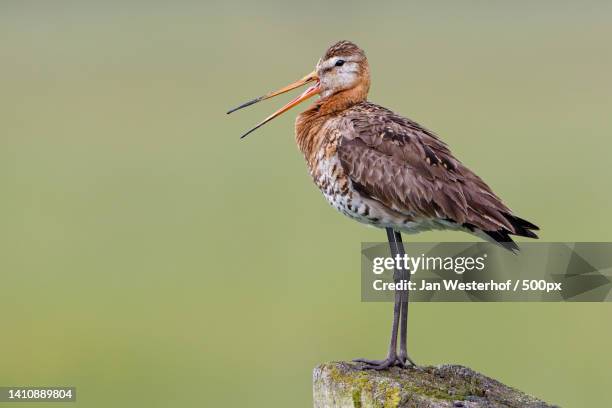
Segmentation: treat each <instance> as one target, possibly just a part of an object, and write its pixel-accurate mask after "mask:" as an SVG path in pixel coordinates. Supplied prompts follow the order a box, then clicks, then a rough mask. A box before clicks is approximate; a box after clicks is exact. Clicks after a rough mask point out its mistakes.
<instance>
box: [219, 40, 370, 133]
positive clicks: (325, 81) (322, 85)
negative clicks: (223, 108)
mask: <svg viewBox="0 0 612 408" xmlns="http://www.w3.org/2000/svg"><path fill="white" fill-rule="evenodd" d="M311 82H314V84H313V85H311V86H310V87H309V88H308V89H306V91H304V92H303V93H302V94H301V95H300V96H298V97H297V98H295V99H293V100H292V101H290V102H289V103H287V104H286V105H285V106H283V107H282V108H280V109H279V110H277V111H276V112H274V113H273V114H272V115H270V116H268V117H267V118H266V119H264V120H263V121H262V122H260V123H259V124H258V125H257V126H255V127H254V128H252V129H251V130H249V131H248V132H246V133H245V134H244V135H242V136H241V137H245V136H246V135H248V134H249V133H251V132H253V131H254V130H256V129H259V128H260V127H261V126H263V125H264V124H266V123H268V122H269V121H271V120H272V119H274V118H276V117H277V116H280V115H281V114H282V113H284V112H287V111H288V110H289V109H291V108H293V107H294V106H297V105H299V104H300V103H301V102H303V101H305V100H307V99H308V98H310V97H312V96H314V95H320V97H321V98H322V99H329V100H331V99H332V98H341V99H345V100H348V101H350V103H356V102H360V101H362V100H365V98H366V97H367V94H368V90H369V89H370V68H369V65H368V60H367V58H366V56H365V53H364V52H363V50H362V49H361V48H359V47H358V46H357V45H355V44H353V43H352V42H350V41H339V42H337V43H335V44H334V45H332V46H331V47H329V48H328V49H327V51H326V52H325V54H324V55H323V57H322V58H321V59H320V60H319V62H318V63H317V65H316V68H315V70H314V71H312V72H311V73H309V74H308V75H305V76H304V77H303V78H302V79H300V80H297V81H295V82H293V83H291V84H289V85H287V86H285V87H283V88H280V89H278V90H276V91H273V92H269V93H267V94H265V95H262V96H260V97H258V98H255V99H252V100H250V101H248V102H245V103H243V104H242V105H240V106H238V107H236V108H234V109H231V110H230V111H228V112H227V113H228V114H229V113H232V112H235V111H237V110H239V109H242V108H246V107H247V106H250V105H253V104H255V103H257V102H260V101H263V100H265V99H269V98H272V97H274V96H277V95H280V94H283V93H285V92H289V91H291V90H292V89H295V88H298V87H300V86H303V85H306V84H308V83H311Z"/></svg>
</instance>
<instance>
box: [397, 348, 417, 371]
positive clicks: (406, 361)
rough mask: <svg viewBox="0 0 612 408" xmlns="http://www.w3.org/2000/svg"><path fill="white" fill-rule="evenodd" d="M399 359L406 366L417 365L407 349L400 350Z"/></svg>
mask: <svg viewBox="0 0 612 408" xmlns="http://www.w3.org/2000/svg"><path fill="white" fill-rule="evenodd" d="M398 359H399V360H400V361H401V362H402V363H403V364H404V367H410V366H412V367H416V366H417V365H416V363H415V362H414V360H412V359H411V358H410V356H409V355H408V353H406V352H405V351H402V350H400V353H399V357H398Z"/></svg>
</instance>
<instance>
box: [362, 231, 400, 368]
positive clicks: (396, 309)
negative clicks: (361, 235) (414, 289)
mask: <svg viewBox="0 0 612 408" xmlns="http://www.w3.org/2000/svg"><path fill="white" fill-rule="evenodd" d="M387 238H388V239H389V247H390V249H391V256H393V257H394V258H395V256H396V255H397V254H398V248H397V242H396V237H395V231H393V229H391V228H387ZM400 239H401V237H400ZM402 249H403V248H402ZM401 278H402V272H401V271H400V270H399V269H398V268H395V271H394V272H393V281H394V282H395V283H399V282H400V281H401ZM401 301H402V291H400V290H398V289H396V290H395V303H394V305H393V324H392V325H391V341H390V342H389V352H388V353H387V358H385V359H384V360H368V359H365V358H358V359H355V360H353V361H356V362H360V363H365V366H364V367H363V368H364V369H366V370H385V369H387V368H389V367H393V366H396V365H397V366H401V367H403V366H404V363H403V361H402V360H400V358H399V357H398V355H397V331H398V326H399V321H400V314H401V307H402V303H401Z"/></svg>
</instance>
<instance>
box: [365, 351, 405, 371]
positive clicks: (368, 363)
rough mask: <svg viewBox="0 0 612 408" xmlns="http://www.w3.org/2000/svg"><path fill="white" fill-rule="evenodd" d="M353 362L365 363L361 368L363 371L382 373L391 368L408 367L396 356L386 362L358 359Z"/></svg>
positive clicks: (388, 358) (385, 360) (390, 357)
mask: <svg viewBox="0 0 612 408" xmlns="http://www.w3.org/2000/svg"><path fill="white" fill-rule="evenodd" d="M353 361H354V362H356V363H363V364H364V365H363V366H362V367H361V369H362V370H376V371H381V370H387V369H389V368H391V367H400V368H406V367H407V365H406V363H405V362H403V361H402V360H400V358H399V357H398V356H396V355H393V356H389V357H387V358H386V359H384V360H368V359H367V358H356V359H355V360H353Z"/></svg>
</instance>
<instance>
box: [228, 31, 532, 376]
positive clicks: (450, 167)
mask: <svg viewBox="0 0 612 408" xmlns="http://www.w3.org/2000/svg"><path fill="white" fill-rule="evenodd" d="M307 84H311V85H310V86H309V87H308V88H307V89H306V90H305V91H304V92H303V93H301V94H300V95H299V96H298V97H296V98H295V99H293V100H291V101H290V102H289V103H287V104H286V105H285V106H283V107H282V108H280V109H279V110H277V111H276V112H274V113H273V114H271V115H270V116H268V117H267V118H265V119H264V120H263V121H262V122H260V123H259V124H257V125H256V126H255V127H253V128H252V129H250V130H249V131H247V132H246V133H244V134H243V135H242V136H241V138H244V137H245V136H247V135H249V134H250V133H252V132H253V131H255V130H256V129H259V128H260V127H262V126H263V125H264V124H266V123H268V122H269V121H271V120H272V119H274V118H276V117H278V116H279V115H281V114H282V113H284V112H286V111H288V110H289V109H291V108H293V107H295V106H296V105H298V104H300V103H301V102H303V101H305V100H307V99H309V98H311V97H313V96H315V95H318V97H319V98H318V99H317V100H315V101H314V103H312V105H310V106H309V107H308V108H307V109H306V110H305V111H303V112H301V113H300V114H299V115H298V116H297V119H296V121H295V140H296V143H297V146H298V147H299V150H300V151H301V152H302V154H303V156H304V158H305V160H306V164H307V167H308V171H309V173H310V175H311V177H312V179H313V181H314V183H315V184H316V185H317V186H318V188H319V189H320V190H321V192H322V193H323V196H324V197H325V199H326V200H327V201H328V202H329V203H330V204H331V205H332V206H333V207H334V208H335V209H337V210H338V211H339V212H340V213H342V214H344V215H346V216H348V217H349V218H351V219H353V220H355V221H358V222H360V223H364V224H367V225H371V226H374V227H379V228H382V229H385V230H386V234H387V240H388V242H389V247H390V251H391V254H392V256H394V257H395V256H396V255H398V254H399V255H400V256H402V257H403V255H404V254H405V250H404V246H403V241H402V235H401V234H402V233H406V234H415V233H418V232H421V231H428V230H456V231H464V232H467V233H470V234H473V235H476V236H478V237H481V238H484V239H485V240H488V241H492V242H495V243H497V244H499V245H501V246H503V247H504V248H506V249H508V250H510V251H512V252H516V251H518V249H519V248H518V245H517V244H516V243H515V241H514V240H513V239H512V237H511V236H512V235H515V236H520V237H528V238H534V239H536V238H538V236H537V235H536V233H535V232H534V231H537V230H539V228H538V226H536V225H535V224H533V223H531V222H529V221H527V220H525V219H523V218H520V217H518V216H516V215H514V214H513V212H512V211H511V210H510V209H509V208H508V207H507V206H506V205H505V204H504V203H503V202H502V200H501V199H500V198H499V197H498V196H497V195H496V194H495V193H494V192H493V190H492V189H491V188H490V187H489V186H488V185H487V184H486V183H485V182H484V181H483V180H482V179H481V178H480V177H478V176H477V175H476V174H475V173H474V172H473V171H471V170H470V169H469V168H467V167H466V166H465V165H463V164H462V163H461V162H460V161H459V160H458V159H457V158H455V156H454V155H453V154H452V153H451V151H450V149H449V147H448V145H447V144H446V143H445V142H444V141H442V139H440V137H439V136H438V135H437V134H435V133H434V132H432V131H430V130H428V129H427V128H425V127H424V126H421V125H420V124H418V123H417V122H415V121H413V120H411V119H408V118H405V117H403V116H400V115H399V114H396V113H395V112H393V111H392V110H389V109H387V108H384V107H382V106H380V105H377V104H375V103H372V102H370V101H369V100H368V99H367V96H368V92H369V89H370V66H369V62H368V59H367V58H366V54H365V52H364V51H363V50H362V49H361V48H360V47H358V46H357V45H356V44H355V43H353V42H351V41H339V42H336V43H335V44H333V45H331V46H330V47H329V48H328V49H327V50H326V51H325V53H324V55H323V56H322V57H321V58H320V59H319V61H318V62H317V64H316V66H315V69H314V71H312V72H310V73H309V74H307V75H305V76H304V77H302V78H301V79H299V80H297V81H295V82H293V83H291V84H289V85H287V86H285V87H283V88H280V89H278V90H276V91H273V92H269V93H267V94H265V95H262V96H260V97H258V98H255V99H252V100H250V101H248V102H246V103H243V104H241V105H239V106H238V107H236V108H234V109H231V110H230V111H228V112H227V113H228V114H229V113H232V112H235V111H237V110H239V109H242V108H245V107H247V106H250V105H253V104H255V103H257V102H260V101H263V100H266V99H269V98H272V97H274V96H277V95H280V94H283V93H285V92H289V91H291V90H293V89H296V88H298V87H301V86H305V85H307ZM393 278H394V280H395V281H396V282H397V281H399V280H400V279H402V278H406V279H409V278H410V274H409V273H407V271H405V270H401V269H397V265H396V269H395V272H394V275H393ZM408 301H409V299H408V292H406V291H396V292H395V300H394V307H393V321H392V327H391V340H390V342H389V348H388V351H387V355H386V357H385V358H384V359H381V360H372V359H365V358H359V359H355V360H354V361H356V362H358V363H361V364H362V368H364V369H373V370H386V369H389V368H390V367H400V368H408V367H411V366H416V364H415V363H414V360H413V359H412V358H411V357H410V356H409V355H408V350H407V325H408V323H407V321H408ZM398 334H399V347H398ZM398 348H399V351H398Z"/></svg>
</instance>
